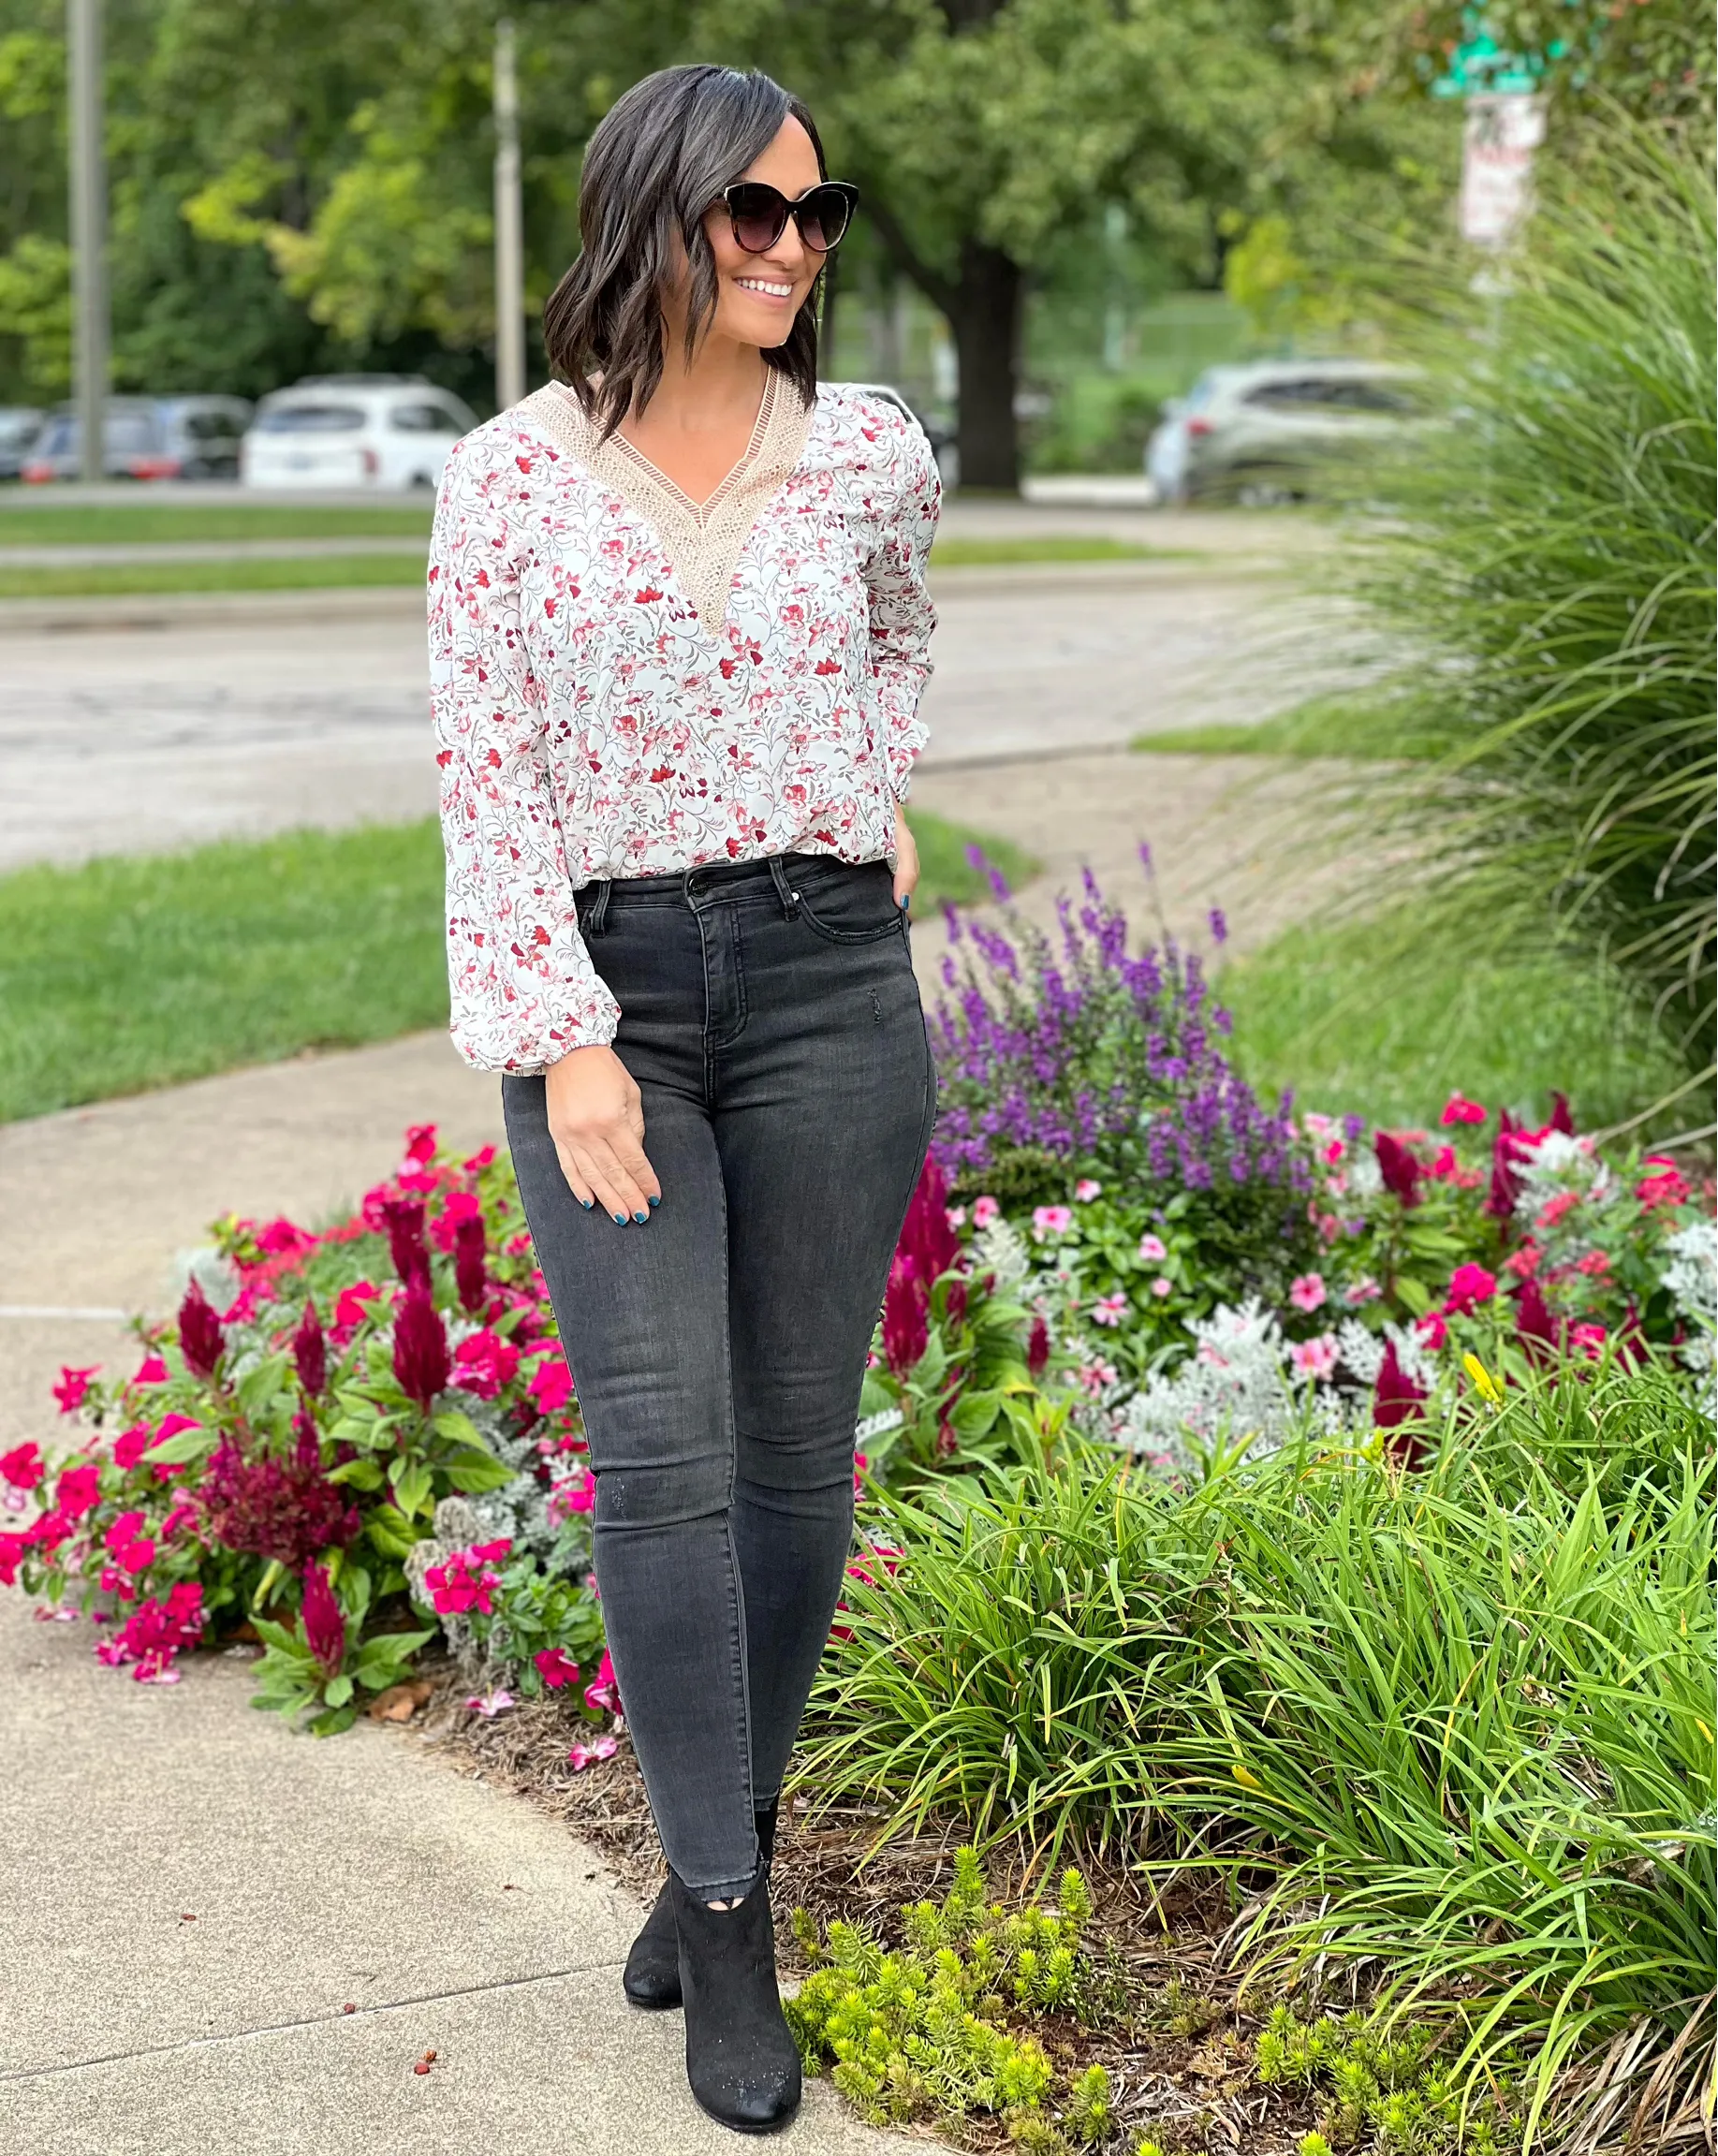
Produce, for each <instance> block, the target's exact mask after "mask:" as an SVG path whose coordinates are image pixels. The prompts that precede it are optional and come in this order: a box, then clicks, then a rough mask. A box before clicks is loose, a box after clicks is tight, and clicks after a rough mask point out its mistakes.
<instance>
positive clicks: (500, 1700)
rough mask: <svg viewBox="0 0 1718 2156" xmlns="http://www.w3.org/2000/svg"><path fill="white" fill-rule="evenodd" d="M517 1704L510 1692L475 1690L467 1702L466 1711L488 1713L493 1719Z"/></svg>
mask: <svg viewBox="0 0 1718 2156" xmlns="http://www.w3.org/2000/svg"><path fill="white" fill-rule="evenodd" d="M517 1705H518V1702H517V1701H516V1700H515V1699H514V1697H513V1694H511V1693H510V1692H507V1691H502V1692H490V1693H477V1692H474V1693H473V1694H472V1695H471V1697H470V1698H469V1699H468V1700H466V1702H465V1711H466V1713H467V1714H482V1715H487V1716H488V1717H489V1718H490V1720H491V1721H492V1720H493V1719H494V1717H495V1716H496V1715H497V1714H505V1713H506V1712H507V1709H508V1708H509V1707H514V1706H517Z"/></svg>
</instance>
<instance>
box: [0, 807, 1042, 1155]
mask: <svg viewBox="0 0 1718 2156" xmlns="http://www.w3.org/2000/svg"><path fill="white" fill-rule="evenodd" d="M913 828H914V832H915V835H916V836H917V838H918V845H919V857H920V866H921V869H922V872H923V880H922V881H921V883H920V885H919V896H918V900H917V902H916V903H917V907H918V909H919V910H921V911H929V910H930V908H931V907H932V906H933V905H934V904H935V903H936V902H937V901H938V900H939V899H940V898H945V897H947V898H957V899H958V898H973V897H976V896H977V895H978V894H979V889H980V878H979V877H978V876H977V875H976V873H975V872H974V871H973V870H972V869H971V868H970V867H969V866H968V865H967V861H966V858H965V849H966V846H967V845H968V844H969V843H972V841H973V839H974V837H975V836H976V834H975V833H973V832H970V831H967V830H963V829H961V828H960V827H958V826H956V825H952V824H947V823H944V822H943V821H942V820H941V819H940V818H938V817H935V816H931V815H926V814H916V815H915V816H914V818H913ZM983 843H984V846H985V849H986V851H987V852H988V853H989V854H990V855H991V858H993V859H995V860H996V861H997V862H998V863H999V864H1000V865H1001V866H1002V867H1003V868H1004V869H1005V871H1006V873H1008V874H1009V876H1010V877H1011V878H1014V879H1017V880H1019V879H1023V878H1024V877H1025V876H1026V875H1028V874H1030V873H1031V870H1032V863H1031V862H1030V861H1029V860H1028V859H1026V858H1025V857H1024V856H1023V855H1021V853H1020V852H1019V851H1018V850H1017V849H1016V848H1014V847H1011V846H1009V845H1007V844H1006V843H1004V842H1001V841H998V840H995V839H991V838H985V839H984V840H983ZM447 1016H448V980H447V961H446V958H445V955H444V946H443V940H442V850H441V838H440V834H439V832H438V830H437V829H436V826H435V824H434V823H433V821H429V822H424V823H418V824H389V825H373V826H370V827H368V828H367V829H361V830H356V831H341V832H320V831H295V832H290V833H288V834H287V835H286V836H285V837H282V838H276V839H265V840H261V841H257V842H249V841H232V842H229V843H224V844H220V845H212V846H199V847H198V848H197V849H196V850H195V851H193V852H189V853H183V854H169V855H162V856H146V857H138V858H129V857H128V858H115V859H109V860H99V861H91V862H89V863H87V864H85V865H84V866H82V867H81V868H75V869H54V868H32V869H23V870H21V871H18V872H15V873H12V874H10V875H7V876H3V877H0V1121H10V1120H14V1119H16V1118H18V1117H21V1116H31V1115H45V1114H47V1113H48V1112H49V1111H50V1110H51V1109H54V1108H61V1107H76V1106H77V1105H78V1104H79V1103H81V1102H83V1101H93V1100H105V1099H108V1098H110V1097H111V1096H112V1095H114V1094H116V1093H142V1092H147V1091H148V1090H149V1089H151V1088H152V1087H155V1086H163V1085H172V1084H176V1083H179V1082H181V1081H183V1080H185V1079H188V1078H203V1077H207V1076H208V1075H210V1074H211V1073H212V1072H215V1071H224V1070H232V1069H235V1068H237V1067H238V1066H239V1065H241V1064H244V1063H272V1062H277V1061H279V1060H280V1059H281V1058H282V1057H285V1056H291V1055H296V1054H298V1053H300V1052H301V1050H303V1049H318V1048H355V1047H357V1046H359V1045H360V1043H362V1042H365V1041H376V1040H386V1039H389V1038H390V1037H391V1036H393V1035H395V1034H403V1033H410V1032H412V1031H414V1030H416V1029H417V1028H419V1027H426V1026H439V1025H443V1024H445V1023H446V1022H447Z"/></svg>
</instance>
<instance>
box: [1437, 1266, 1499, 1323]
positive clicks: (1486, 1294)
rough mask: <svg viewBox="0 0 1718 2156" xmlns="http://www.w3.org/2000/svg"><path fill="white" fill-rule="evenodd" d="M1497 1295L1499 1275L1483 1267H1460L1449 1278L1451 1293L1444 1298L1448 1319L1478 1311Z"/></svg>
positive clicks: (1445, 1312) (1445, 1313)
mask: <svg viewBox="0 0 1718 2156" xmlns="http://www.w3.org/2000/svg"><path fill="white" fill-rule="evenodd" d="M1496 1293H1497V1275H1496V1274H1495V1273H1494V1272H1488V1271H1487V1270H1486V1269H1485V1267H1484V1266H1482V1265H1459V1266H1457V1268H1456V1269H1455V1271H1454V1272H1453V1273H1452V1274H1451V1275H1450V1278H1449V1293H1448V1295H1447V1296H1446V1297H1445V1298H1444V1315H1445V1316H1446V1317H1465V1316H1467V1315H1468V1314H1469V1313H1470V1312H1472V1311H1475V1310H1477V1309H1478V1307H1479V1305H1480V1304H1481V1303H1482V1302H1490V1299H1491V1298H1492V1297H1493V1296H1494V1295H1495V1294H1496Z"/></svg>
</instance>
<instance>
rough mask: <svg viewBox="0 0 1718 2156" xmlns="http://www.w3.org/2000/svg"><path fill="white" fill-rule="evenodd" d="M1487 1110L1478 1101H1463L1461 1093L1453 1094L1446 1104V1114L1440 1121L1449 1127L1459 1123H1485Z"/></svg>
mask: <svg viewBox="0 0 1718 2156" xmlns="http://www.w3.org/2000/svg"><path fill="white" fill-rule="evenodd" d="M1485 1120H1486V1110H1485V1109H1484V1108H1482V1107H1480V1105H1479V1103H1478V1102H1477V1101H1476V1100H1463V1099H1462V1097H1461V1094H1460V1093H1451V1094H1450V1096H1449V1098H1448V1099H1447V1100H1446V1102H1445V1103H1444V1112H1443V1114H1442V1115H1441V1116H1440V1117H1439V1118H1438V1121H1439V1122H1441V1123H1443V1124H1445V1125H1446V1126H1447V1125H1448V1124H1450V1123H1459V1122H1484V1121H1485Z"/></svg>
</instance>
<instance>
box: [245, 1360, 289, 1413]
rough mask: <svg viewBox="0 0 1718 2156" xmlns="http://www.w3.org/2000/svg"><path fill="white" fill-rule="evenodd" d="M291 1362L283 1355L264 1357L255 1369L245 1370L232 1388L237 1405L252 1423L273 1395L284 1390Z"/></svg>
mask: <svg viewBox="0 0 1718 2156" xmlns="http://www.w3.org/2000/svg"><path fill="white" fill-rule="evenodd" d="M291 1360H292V1357H290V1356H289V1355H286V1354H285V1353H282V1354H280V1355H265V1356H264V1357H263V1358H262V1360H261V1361H260V1362H259V1363H258V1364H257V1367H256V1368H255V1369H254V1370H247V1371H245V1373H244V1375H243V1376H242V1378H241V1379H240V1380H239V1382H238V1384H237V1385H236V1386H234V1387H233V1392H234V1395H235V1396H236V1398H237V1400H238V1402H239V1405H240V1406H241V1407H242V1409H243V1410H244V1412H245V1414H246V1415H247V1416H249V1417H250V1419H251V1420H252V1421H253V1422H255V1421H257V1419H258V1418H259V1417H260V1416H261V1415H262V1412H263V1410H264V1409H265V1408H266V1407H267V1406H268V1404H269V1402H270V1401H272V1399H273V1398H274V1396H275V1394H276V1393H278V1392H281V1391H284V1390H285V1389H286V1371H287V1369H288V1367H289V1366H290V1364H291Z"/></svg>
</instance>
